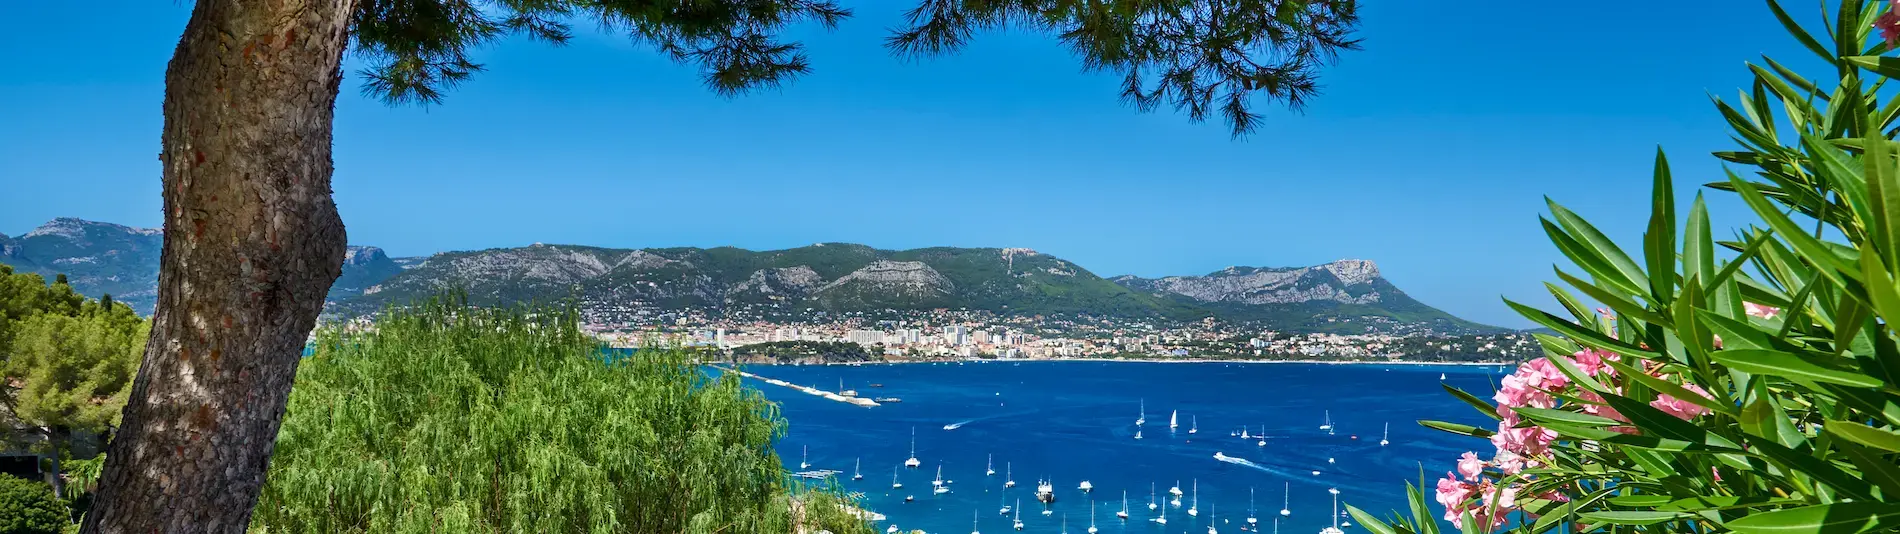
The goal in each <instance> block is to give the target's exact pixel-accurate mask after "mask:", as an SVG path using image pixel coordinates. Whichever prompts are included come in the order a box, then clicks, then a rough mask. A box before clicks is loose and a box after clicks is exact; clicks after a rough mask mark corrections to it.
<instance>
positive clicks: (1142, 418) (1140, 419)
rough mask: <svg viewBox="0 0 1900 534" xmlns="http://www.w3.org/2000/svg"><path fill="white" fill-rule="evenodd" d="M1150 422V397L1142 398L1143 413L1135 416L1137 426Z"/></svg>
mask: <svg viewBox="0 0 1900 534" xmlns="http://www.w3.org/2000/svg"><path fill="white" fill-rule="evenodd" d="M1145 424H1148V399H1141V413H1140V414H1139V415H1136V416H1135V426H1141V425H1145Z"/></svg>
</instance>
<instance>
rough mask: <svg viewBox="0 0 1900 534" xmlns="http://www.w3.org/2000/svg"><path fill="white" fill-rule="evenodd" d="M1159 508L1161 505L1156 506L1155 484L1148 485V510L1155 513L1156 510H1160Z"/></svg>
mask: <svg viewBox="0 0 1900 534" xmlns="http://www.w3.org/2000/svg"><path fill="white" fill-rule="evenodd" d="M1158 507H1159V505H1156V504H1155V483H1153V482H1149V483H1148V510H1150V511H1153V510H1154V509H1155V508H1158Z"/></svg>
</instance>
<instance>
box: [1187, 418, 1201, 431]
mask: <svg viewBox="0 0 1900 534" xmlns="http://www.w3.org/2000/svg"><path fill="white" fill-rule="evenodd" d="M1188 423H1189V424H1188V433H1189V434H1199V433H1201V416H1198V415H1196V416H1193V417H1192V418H1190V419H1188Z"/></svg>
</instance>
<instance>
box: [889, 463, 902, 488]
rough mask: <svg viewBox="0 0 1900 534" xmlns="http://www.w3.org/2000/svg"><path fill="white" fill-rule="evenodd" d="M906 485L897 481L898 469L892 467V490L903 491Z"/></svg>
mask: <svg viewBox="0 0 1900 534" xmlns="http://www.w3.org/2000/svg"><path fill="white" fill-rule="evenodd" d="M903 488H904V483H903V482H898V481H897V467H896V466H891V489H903Z"/></svg>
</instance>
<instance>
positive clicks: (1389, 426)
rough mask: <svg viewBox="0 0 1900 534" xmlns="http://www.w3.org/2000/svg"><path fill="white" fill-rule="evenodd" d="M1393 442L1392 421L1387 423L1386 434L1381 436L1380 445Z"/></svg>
mask: <svg viewBox="0 0 1900 534" xmlns="http://www.w3.org/2000/svg"><path fill="white" fill-rule="evenodd" d="M1391 443H1392V423H1386V424H1385V435H1383V436H1379V446H1380V447H1384V446H1386V445H1389V444H1391Z"/></svg>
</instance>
